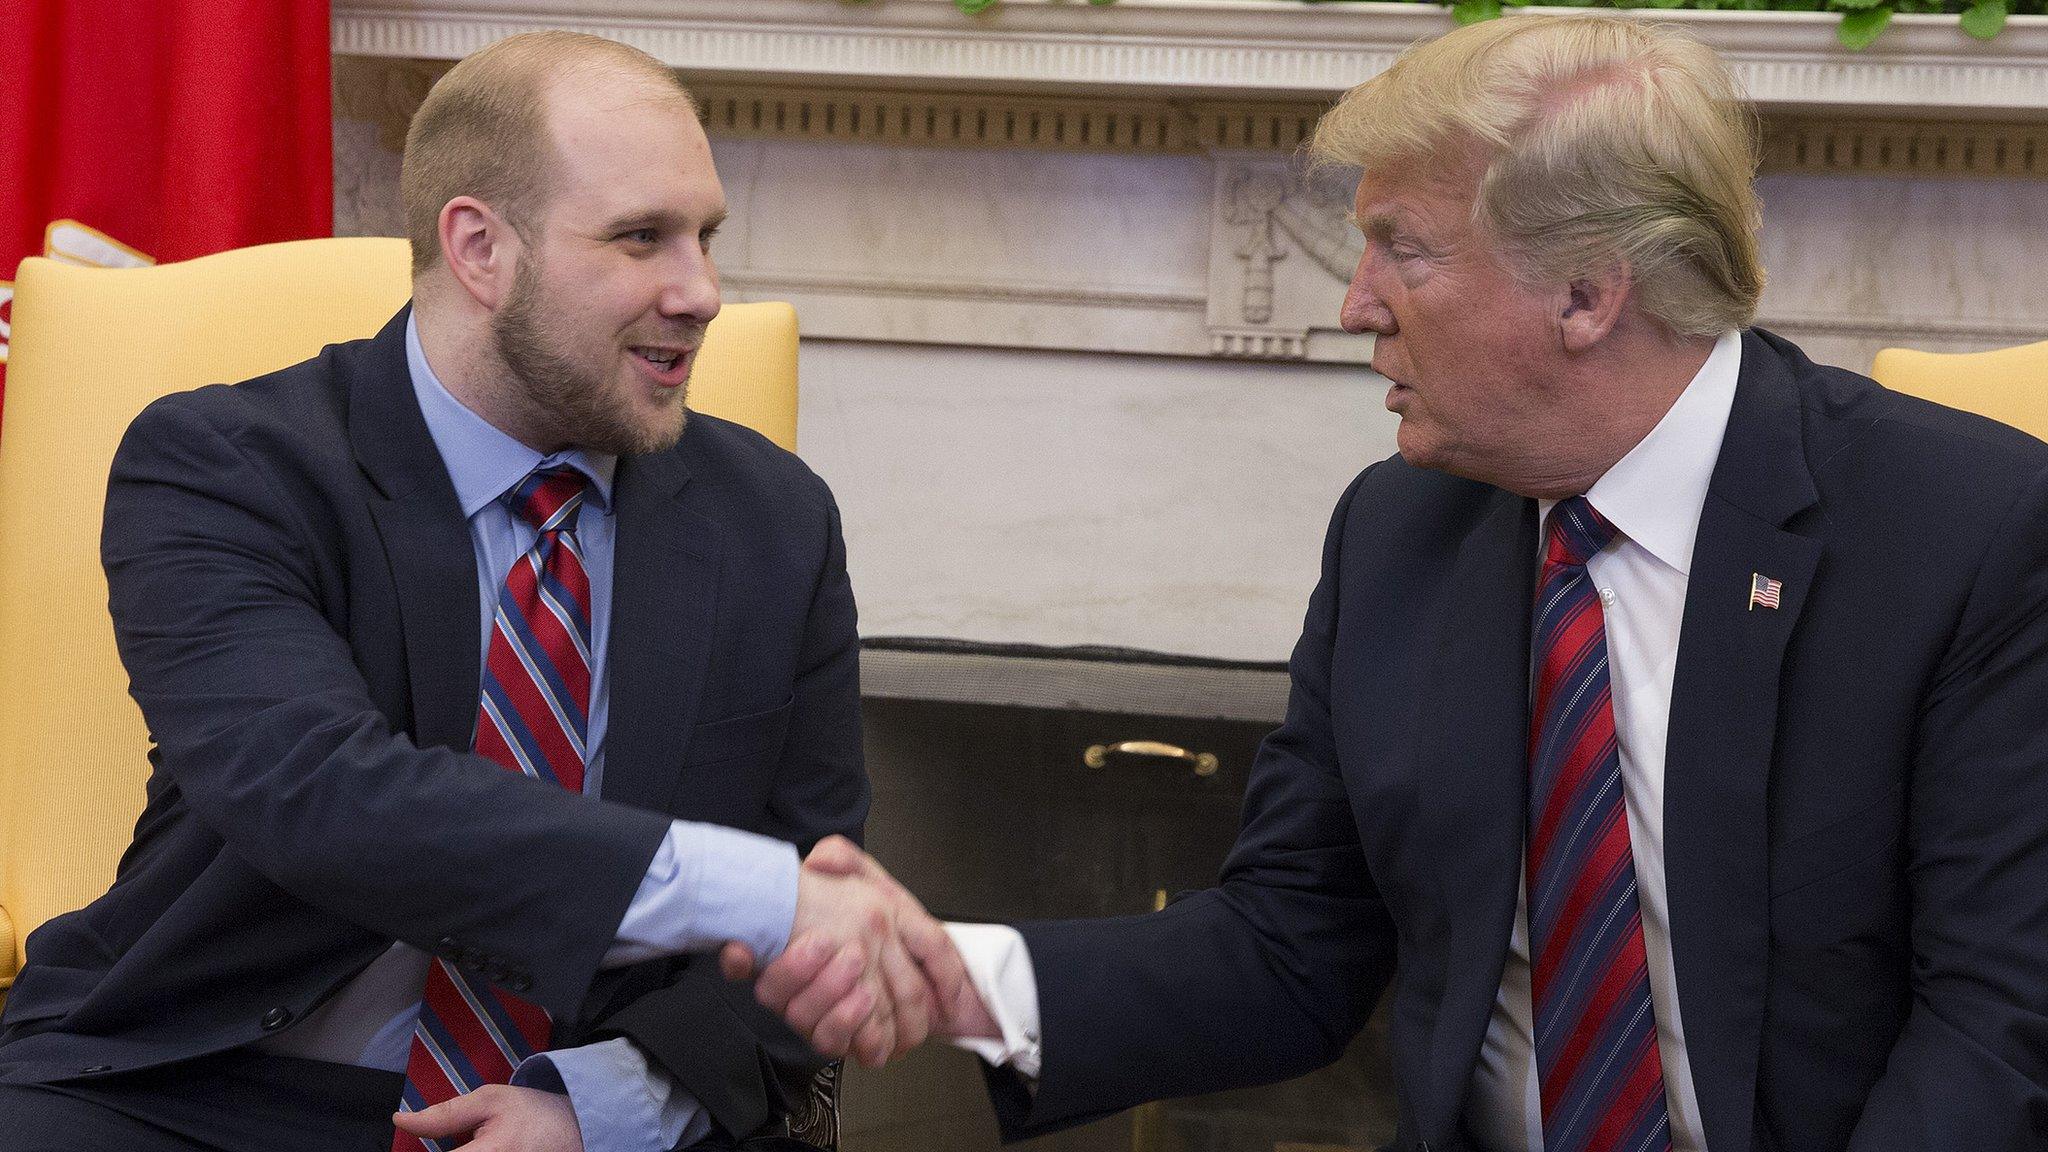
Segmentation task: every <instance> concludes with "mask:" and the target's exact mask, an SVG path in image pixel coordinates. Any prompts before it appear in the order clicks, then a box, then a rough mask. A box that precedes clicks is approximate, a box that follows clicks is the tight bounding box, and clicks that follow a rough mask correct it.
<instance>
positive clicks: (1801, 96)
mask: <svg viewBox="0 0 2048 1152" xmlns="http://www.w3.org/2000/svg"><path fill="white" fill-rule="evenodd" d="M1637 11H1638V13H1639V14H1643V15H1644V16H1645V18H1649V19H1655V20H1657V21H1659V22H1661V23H1668V24H1676V25H1679V26H1682V27H1684V28H1686V29H1688V30H1690V31H1691V32H1692V33H1693V34H1694V35H1696V36H1698V37H1699V38H1700V39H1702V40H1704V41H1705V42H1706V43H1708V44H1710V45H1712V46H1713V47H1715V48H1716V49H1718V50H1719V51H1720V52H1721V53H1722V55H1723V56H1724V57H1725V58H1726V59H1727V60H1728V61H1729V63H1730V65H1731V66H1732V67H1733V68H1734V70H1735V72H1736V74H1737V75H1738V77H1739V78H1740V79H1741V80H1742V82H1743V83H1744V85H1745V86H1746V87H1747V88H1748V90H1749V92H1750V94H1751V95H1752V96H1753V97H1754V98H1755V99H1756V100H1757V101H1758V103H1760V104H1762V105H1763V106H1765V107H1767V108H1774V107H1829V108H1840V109H1849V110H1857V111H1861V112H1869V113H1881V112H1903V113H1908V114H1912V115H1921V116H1925V115H1929V114H1942V113H1953V112H1958V111H1965V110H1968V111H1973V112H1977V113H1989V114H1994V115H2012V116H2036V117H2038V116H2040V115H2042V114H2048V17H2042V16H2017V17H2013V18H2012V19H2011V20H2010V21H2009V22H2008V25H2007V28H2006V30H2005V31H2004V32H2003V33H2002V34H2001V35H2000V36H1998V37H1997V38H1996V39H1994V40H1990V41H1979V40H1974V39H1972V38H1970V37H1969V36H1967V35H1965V34H1964V33H1963V32H1962V31H1961V29H1960V28H1958V27H1957V23H1956V19H1955V17H1953V16H1937V15H1904V16H1899V17H1896V18H1894V20H1893V21H1892V26H1891V28H1890V30H1888V31H1887V32H1886V33H1885V34H1884V36H1883V37H1881V38H1880V39H1879V40H1878V42H1877V43H1876V44H1874V45H1872V46H1871V47H1870V48H1868V49H1866V50H1864V51H1862V52H1852V51H1850V50H1848V49H1846V48H1843V47H1842V46H1841V45H1840V44H1839V43H1838V42H1837V41H1836V39H1835V25H1836V22H1837V17H1836V16H1835V15H1833V14H1830V13H1805V12H1732V11H1717V12H1694V11H1676V10H1654V11H1652V10H1637ZM333 22H334V50H335V51H336V52H338V53H350V54H357V55H369V56H412V57H421V58H427V59H455V58H458V57H461V56H464V55H467V54H468V53H469V52H472V51H474V50H475V49H477V48H480V47H482V46H483V45H485V44H488V43H490V42H491V41H493V40H496V39H498V38H500V37H503V36H507V35H510V34H512V33H514V32H520V31H526V30H530V29H536V28H568V29H574V30H578V31H586V32H593V33H597V34H599V35H604V36H610V37H613V38H615V39H619V40H623V41H626V42H628V43H631V44H635V45H638V46H639V47H641V48H644V49H646V50H647V51H648V52H650V53H652V54H654V55H655V56H657V57H659V58H660V59H662V60H664V61H666V62H668V63H670V64H672V65H674V66H676V67H678V68H681V69H683V70H685V71H687V72H690V73H692V74H693V75H698V76H704V77H709V76H713V75H723V76H730V77H748V78H754V79H772V78H776V77H781V78H785V79H788V78H799V77H800V78H803V79H805V80H806V81H810V80H818V79H826V78H829V79H831V80H834V81H837V82H882V83H889V84H899V85H908V86H939V87H946V88H954V87H965V88H991V87H993V88H1001V87H1006V86H1007V87H1016V86H1026V87H1050V88H1056V89H1063V90H1069V91H1096V92H1099V91H1105V90H1114V91H1120V92H1131V91H1146V92H1158V93H1172V94H1211V95H1231V96H1266V97H1271V96H1282V95H1293V96H1306V97H1315V98H1324V99H1327V98H1329V97H1332V96H1335V95H1337V94H1338V93H1340V92H1342V91H1343V90H1344V89H1346V88H1348V87H1350V86H1351V85H1353V84H1356V83H1358V82H1359V81H1361V80H1364V79H1366V78H1367V77H1369V76H1372V75H1375V74H1377V73H1378V72H1380V71H1382V70H1383V69H1385V68H1386V67H1387V65H1388V64H1390V63H1391V62H1392V61H1393V59H1394V57H1395V56H1396V55H1397V54H1398V53H1399V52H1400V51H1401V49H1402V48H1404V47H1406V46H1407V45H1408V44H1410V43H1412V42H1413V41H1415V40H1416V39H1418V38H1421V37H1424V36H1433V35H1438V34H1441V33H1443V32H1445V31H1448V30H1449V29H1450V27H1451V18H1450V15H1449V13H1448V12H1447V11H1446V10H1444V9H1442V8H1438V7H1436V6H1433V5H1425V4H1398V3H1352V4H1320V5H1311V4H1303V3H1299V2H1297V0H1119V2H1118V3H1115V4H1112V5H1108V6H1095V5H1088V4H1080V3H1075V2H1073V0H1003V2H1002V3H1001V4H999V5H998V6H997V7H996V8H995V9H993V10H992V11H991V12H989V13H987V14H984V15H983V16H981V17H978V18H976V17H968V16H966V15H963V14H962V13H961V12H960V11H959V10H958V9H956V8H955V7H954V6H953V4H952V3H951V0H874V2H872V3H864V4H857V5H849V4H835V3H831V2H829V0H747V2H746V3H744V4H715V3H709V2H697V3H687V2H685V3H678V2H677V0H551V2H550V0H543V2H535V0H337V2H336V4H335V5H334V15H333Z"/></svg>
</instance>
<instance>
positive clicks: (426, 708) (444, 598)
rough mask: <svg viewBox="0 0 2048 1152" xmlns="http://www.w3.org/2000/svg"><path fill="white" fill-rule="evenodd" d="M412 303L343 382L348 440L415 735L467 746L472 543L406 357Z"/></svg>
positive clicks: (476, 615) (474, 623) (474, 645)
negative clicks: (391, 607) (367, 487)
mask: <svg viewBox="0 0 2048 1152" xmlns="http://www.w3.org/2000/svg"><path fill="white" fill-rule="evenodd" d="M410 312H411V308H410V306H408V307H407V308H406V309H405V310H403V311H400V312H399V314H398V315H397V316H396V317H395V318H393V319H392V321H391V322H390V323H389V324H386V325H385V326H384V330H383V331H382V332H379V333H378V334H377V336H376V338H375V339H374V340H372V341H371V342H370V346H369V348H368V350H367V354H366V356H365V358H364V360H363V361H362V362H361V363H359V364H358V365H357V366H356V370H355V371H354V373H353V376H354V379H352V380H351V381H350V382H349V395H350V402H349V440H350V443H351V444H352V446H353V448H354V451H355V456H356V462H357V464H358V465H359V466H360V467H361V468H362V470H363V473H364V475H366V476H367V477H369V479H370V482H371V484H372V485H373V487H374V489H375V491H374V492H373V493H372V494H371V495H370V497H369V508H370V516H371V518H372V519H373V520H374V521H375V523H376V525H377V533H378V535H379V537H381V538H382V540H383V542H384V555H385V560H386V562H387V563H388V564H389V565H390V568H391V578H392V581H393V584H394V586H395V588H396V589H397V597H398V615H399V625H400V627H401V629H402V630H403V632H404V636H405V660H406V674H407V678H408V683H409V684H410V686H411V689H412V710H413V739H414V742H415V743H416V744H418V745H419V746H421V747H435V746H439V747H447V748H455V749H460V750H462V751H467V750H468V749H469V746H470V741H471V737H472V735H473V730H474V728H475V725H476V711H477V684H478V677H479V676H480V674H481V672H480V668H479V664H480V658H479V655H478V649H479V646H480V645H479V632H478V629H479V628H480V627H481V623H480V621H481V620H482V615H481V613H482V608H481V607H480V606H479V604H478V602H477V578H476V549H475V546H474V545H473V544H472V543H471V542H470V537H469V525H468V522H467V521H465V520H464V519H463V516H462V505H461V502H460V501H459V500H458V499H457V498H456V495H455V485H454V483H453V482H452V481H450V480H449V479H448V469H447V468H446V466H444V465H443V464H442V463H441V453H440V451H439V450H438V449H437V448H435V446H434V440H433V437H432V436H431V435H430V434H429V433H428V432H427V422H426V419H425V418H424V417H423V416H421V415H420V407H419V401H418V399H417V398H416V397H415V396H414V395H413V390H412V374H411V370H410V369H409V368H408V367H407V365H406V359H405V321H406V317H407V316H408V315H409V314H410Z"/></svg>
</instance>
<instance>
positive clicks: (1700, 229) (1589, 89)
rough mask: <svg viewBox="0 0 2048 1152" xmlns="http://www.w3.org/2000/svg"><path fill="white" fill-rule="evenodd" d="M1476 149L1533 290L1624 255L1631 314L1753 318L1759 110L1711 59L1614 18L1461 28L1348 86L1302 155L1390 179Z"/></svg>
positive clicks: (1506, 239) (1687, 324)
mask: <svg viewBox="0 0 2048 1152" xmlns="http://www.w3.org/2000/svg"><path fill="white" fill-rule="evenodd" d="M1475 146H1476V147H1477V149H1478V150H1479V153H1480V157H1481V162H1482V163H1483V165H1484V169H1483V175H1481V177H1480V179H1479V187H1478V191H1477V195H1476V197H1475V199H1474V202H1473V205H1472V220H1473V223H1474V224H1475V225H1476V226H1478V227H1480V228H1482V229H1485V230H1487V231H1489V232H1490V233H1491V234H1492V235H1493V236H1494V237H1496V238H1497V239H1499V240H1500V241H1501V242H1502V244H1503V246H1504V247H1505V248H1506V250H1507V254H1508V256H1509V259H1508V261H1507V263H1508V264H1509V266H1510V267H1511V268H1513V269H1514V270H1515V272H1516V274H1517V275H1518V277H1520V278H1522V279H1523V280H1524V281H1525V282H1528V283H1532V284H1535V283H1550V284H1556V283H1562V282H1567V281H1570V280H1572V279H1576V278H1579V277H1582V276H1586V275H1590V274H1593V273H1595V272H1597V271H1599V270H1601V269H1603V268H1608V267H1612V266H1613V265H1615V264H1616V263H1619V262H1625V263H1626V264H1627V265H1628V268H1629V272H1630V274H1631V277H1632V279H1633V281H1634V285H1635V299H1636V301H1637V303H1638V305H1639V306H1640V307H1641V308H1642V310H1643V311H1644V312H1646V313H1647V314H1648V315H1650V316H1651V317H1653V318H1654V319H1656V320H1657V321H1659V322H1660V323H1662V324H1663V325H1664V326H1665V327H1667V328H1669V329H1670V330H1671V331H1672V332H1674V333H1675V334H1677V335H1680V336H1685V337H1700V336H1711V335H1714V334H1716V333H1719V332H1723V331H1726V330H1728V329H1730V328H1741V327H1745V326H1747V325H1748V324H1749V323H1750V321H1751V319H1752V318H1753V317H1754V316H1755V313H1756V303H1757V297H1758V296H1759V295H1760V294H1761V293H1762V291H1763V283H1764V272H1763V265H1762V262H1761V259H1760V258H1759V256H1758V253H1757V230H1758V228H1759V226H1760V224H1761V222H1762V211H1761V209H1760V208H1759V206H1758V202H1757V198H1756V191H1755V189H1754V187H1753V186H1752V181H1753V179H1754V177H1755V174H1756V164H1757V125H1756V116H1755V113H1754V111H1753V110H1752V109H1751V108H1750V106H1749V105H1748V103H1747V102H1746V101H1745V100H1744V99H1743V96H1742V93H1741V92H1740V90H1739V89H1738V88H1737V86H1736V84H1735V81H1734V78H1733V77H1732V76H1730V75H1729V74H1728V71H1727V69H1726V68H1724V67H1723V66H1722V64H1721V62H1720V61H1719V60H1718V59H1716V58H1715V56H1714V54H1713V52H1712V50H1710V49H1708V48H1706V47H1705V46H1703V45H1701V44H1699V43H1697V42H1696V41H1693V40H1691V39H1688V38H1687V37H1685V36H1683V35H1681V34H1679V33H1676V32H1674V31H1671V30H1668V29H1662V28H1655V27H1652V26H1649V25H1646V24H1644V23H1642V22H1640V21H1637V20H1634V19H1630V18H1626V17H1617V16H1578V15H1574V16H1511V17H1506V18H1502V19H1498V20H1492V21H1488V22H1485V23H1482V24H1474V25H1469V26H1467V27H1464V28H1460V29H1458V30H1456V31H1454V32H1451V33H1449V34H1447V35H1445V36H1443V37H1441V38H1439V39H1437V40H1434V41H1431V42H1429V43H1425V44H1419V45H1416V46H1415V47H1412V48H1410V49H1408V50H1407V51H1406V52H1404V53H1402V54H1401V57H1400V59H1398V60H1396V61H1395V62H1394V64H1393V66H1392V67H1390V68H1388V69H1387V70H1386V71H1385V72H1383V73H1381V74H1380V75H1379V76H1376V77H1374V78H1373V79H1371V80H1368V81H1366V82H1365V83H1364V84H1361V85H1359V86H1358V87H1356V88H1354V89H1352V90H1351V91H1350V92H1349V93H1347V94H1346V95H1345V96H1344V98H1343V99H1342V100H1341V101H1339V102H1338V104H1337V106H1336V107H1335V108H1333V109H1332V110H1331V111H1330V112H1329V113H1328V114H1326V115H1325V116H1324V117H1323V119H1322V121H1321V122H1320V123H1319V124H1317V125H1316V132H1315V138H1314V140H1313V142H1312V143H1311V145H1310V149H1311V152H1312V154H1313V155H1314V156H1315V157H1316V158H1317V160H1318V161H1322V162H1336V163H1343V164H1356V165H1359V166H1361V167H1363V168H1364V169H1365V170H1367V171H1368V172H1372V171H1384V172H1396V171H1400V170H1401V169H1402V168H1403V167H1411V168H1412V167H1415V166H1423V167H1428V166H1429V164H1430V162H1431V160H1432V158H1433V157H1441V156H1446V155H1461V154H1464V152H1463V151H1462V150H1464V149H1470V148H1473V147H1475Z"/></svg>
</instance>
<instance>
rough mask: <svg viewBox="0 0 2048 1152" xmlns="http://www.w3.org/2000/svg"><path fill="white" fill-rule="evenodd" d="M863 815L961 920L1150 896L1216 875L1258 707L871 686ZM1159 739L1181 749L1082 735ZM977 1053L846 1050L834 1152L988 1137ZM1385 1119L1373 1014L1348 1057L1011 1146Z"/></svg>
mask: <svg viewBox="0 0 2048 1152" xmlns="http://www.w3.org/2000/svg"><path fill="white" fill-rule="evenodd" d="M865 707H866V717H867V719H866V724H867V754H868V768H869V771H870V773H871V774H872V776H873V778H874V785H875V806H874V816H873V818H872V820H871V821H870V823H869V834H868V843H869V847H870V848H871V849H872V850H873V851H874V853H875V855H876V856H877V857H879V858H880V859H881V861H882V862H883V863H884V864H885V865H887V866H888V867H889V868H890V869H892V870H893V871H894V872H895V873H896V875H897V876H898V877H899V878H901V879H902V880H903V881H904V883H905V884H907V885H908V886H909V887H910V888H911V889H912V890H913V891H914V892H916V893H917V894H918V895H919V897H920V898H922V899H923V900H924V901H925V904H926V905H927V906H928V907H929V908H931V910H932V911H933V912H935V913H937V914H938V915H940V916H943V917H948V918H952V919H965V920H1002V921H1010V920H1019V919H1042V918H1056V917H1073V916H1105V915H1115V914H1122V913H1133V912H1143V911H1147V910H1149V909H1151V908H1153V907H1155V906H1157V904H1158V903H1159V902H1160V901H1162V900H1163V899H1165V897H1166V896H1167V894H1170V893H1175V892H1179V891H1182V890H1184V889H1189V888H1200V887H1205V886H1207V885H1209V884H1211V883H1214V881H1215V878H1216V874H1217V870H1218V868H1219V867H1220V865H1221V864H1222V862H1223V858H1224V855H1225V854H1226V853H1227V852H1228V851H1229V848H1230V844H1231V840H1232V839H1233V837H1234V836H1235V834H1236V829H1237V819H1238V807H1239V803H1240V800H1241V798H1242V796H1243V794H1244V786H1245V776H1246V772H1247V769H1248V768H1249V766H1250V764H1251V759H1252V754H1253V752H1254V750H1255V749H1256V748H1257V747H1258V743H1259V740H1260V739H1261V738H1262V737H1263V736H1264V735H1265V734H1266V732H1267V731H1268V730H1270V728H1271V727H1272V725H1271V724H1270V723H1269V722H1265V721H1244V720H1212V719H1189V718H1184V717H1171V716H1141V715H1129V714H1117V713H1107V712H1092V711H1077V710H1053V709H1044V708H1027V707H1009V706H997V705H989V704H972V703H955V702H934V701H930V700H906V699H878V698H872V697H871V698H870V699H868V700H867V701H866V704H865ZM1127 740H1147V741H1156V742H1160V743H1163V744H1166V745H1172V746H1176V747H1178V748H1180V749H1183V750H1186V751H1187V752H1188V753H1190V754H1199V753H1203V752H1207V753H1211V754H1213V755H1214V756H1215V757H1216V767H1215V769H1214V771H1213V772H1212V773H1211V774H1209V775H1198V774H1197V772H1196V771H1195V769H1194V766H1193V765H1192V763H1191V762H1190V761H1188V760H1183V759H1179V758H1172V757H1167V756H1160V755H1136V754H1125V753H1117V752H1112V753H1110V754H1108V755H1107V756H1106V757H1105V756H1102V755H1100V754H1098V755H1097V757H1095V758H1096V759H1097V760H1098V761H1102V762H1103V766H1102V767H1099V768H1098V767H1089V766H1088V764H1087V762H1086V760H1087V751H1088V749H1089V748H1090V747H1091V746H1108V745H1114V744H1116V743H1118V742H1121V741H1127ZM981 1085H982V1079H981V1075H980V1072H979V1070H978V1067H977V1061H976V1058H975V1057H973V1056H971V1055H968V1054H967V1053H965V1052H961V1051H958V1050H954V1049H951V1048H944V1047H937V1046H927V1047H926V1048H925V1049H923V1050H920V1051H918V1052H916V1053H914V1054H912V1055H911V1056H910V1057H909V1058H907V1059H906V1060H904V1061H903V1062H901V1063H899V1064H895V1065H892V1066H891V1067H889V1068H886V1069H883V1070H880V1071H869V1070H867V1069H861V1068H852V1069H849V1071H848V1074H847V1078H846V1087H845V1095H844V1100H843V1140H842V1147H844V1148H845V1149H846V1150H847V1152H932V1150H945V1152H975V1150H980V1149H994V1148H997V1147H998V1146H999V1143H998V1140H997V1136H996V1127H995V1120H994V1116H993V1114H992V1113H991V1111H990V1108H989V1103H988V1100H987V1098H986V1096H985V1094H984V1092H983V1090H982V1086H981ZM1393 1127H1394V1103H1393V1089H1392V1082H1391V1078H1390V1073H1389V1070H1388V1063H1387V1054H1386V1034H1385V1022H1384V1020H1383V1019H1382V1018H1381V1017H1379V1016H1375V1017H1374V1019H1373V1022H1372V1023H1371V1025H1370V1026H1368V1028H1367V1029H1366V1030H1365V1032H1364V1033H1362V1034H1361V1035H1360V1036H1359V1038H1358V1039H1357V1041H1356V1042H1355V1043H1353V1044H1352V1046H1351V1048H1350V1050H1349V1051H1348V1052H1347V1053H1346V1054H1345V1056H1344V1058H1343V1059H1342V1060H1340V1061H1338V1062H1337V1063H1336V1064H1334V1065H1332V1066H1330V1067H1329V1068H1326V1069H1324V1070H1322V1071H1320V1072H1316V1073H1312V1074H1311V1075H1308V1076H1305V1077H1302V1078H1301V1079H1299V1080H1295V1081H1292V1082H1289V1083H1285V1084H1278V1085H1272V1086H1269V1087H1264V1088H1255V1089H1247V1090H1242V1091H1235V1092H1225V1093H1219V1094H1216V1095H1212V1096H1203V1097H1196V1098H1191V1099H1185V1100H1172V1101H1166V1102H1164V1103H1161V1104H1157V1105H1151V1106H1147V1107H1144V1108H1140V1109H1138V1110H1136V1111H1134V1112H1130V1113H1126V1114H1124V1115H1122V1116H1117V1117H1113V1118H1110V1119H1107V1120H1103V1121H1099V1122H1097V1123H1095V1124H1091V1125H1088V1126H1086V1127H1082V1128H1078V1129H1073V1130H1071V1131H1068V1132H1063V1133H1058V1134H1055V1135H1052V1136H1047V1137H1042V1138H1040V1139H1037V1140H1033V1141H1028V1142H1026V1143H1023V1144H1019V1145H1017V1146H1016V1147H1018V1148H1021V1149H1026V1150H1031V1152H1055V1150H1056V1152H1111V1150H1115V1152H1345V1150H1349V1149H1369V1148H1375V1147H1378V1146H1379V1145H1380V1144H1383V1143H1384V1142H1385V1141H1387V1140H1388V1139H1390V1138H1391V1136H1392V1134H1393Z"/></svg>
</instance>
